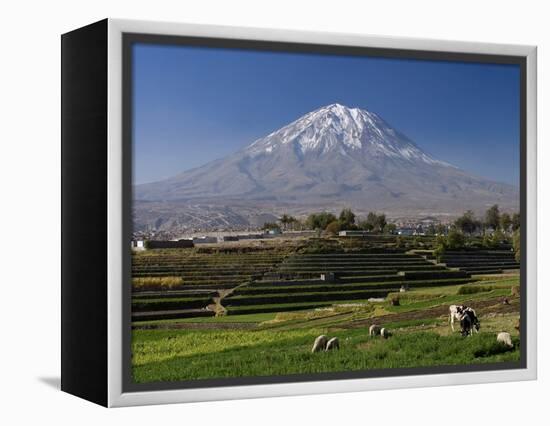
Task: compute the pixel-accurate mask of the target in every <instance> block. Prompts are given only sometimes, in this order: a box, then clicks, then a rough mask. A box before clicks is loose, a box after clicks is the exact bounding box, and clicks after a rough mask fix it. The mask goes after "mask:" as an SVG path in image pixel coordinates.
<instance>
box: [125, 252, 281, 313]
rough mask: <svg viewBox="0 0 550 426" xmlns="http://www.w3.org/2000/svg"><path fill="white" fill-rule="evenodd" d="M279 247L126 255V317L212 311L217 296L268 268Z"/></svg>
mask: <svg viewBox="0 0 550 426" xmlns="http://www.w3.org/2000/svg"><path fill="white" fill-rule="evenodd" d="M283 257H284V255H283V254H281V253H279V252H275V251H272V252H267V253H265V252H263V251H258V252H252V253H238V252H236V253H213V254H211V253H206V254H204V253H196V252H192V253H188V252H186V251H185V250H155V251H154V252H148V253H138V254H134V255H133V259H132V277H133V293H132V318H133V320H142V321H143V320H152V319H169V318H189V317H204V316H214V315H216V313H217V312H218V310H219V309H223V308H221V307H220V305H219V303H218V302H219V299H220V298H221V297H222V296H223V295H225V294H226V293H227V292H229V291H231V289H234V288H236V287H238V286H239V285H242V284H243V283H246V282H249V281H251V280H253V279H256V278H258V277H262V276H263V274H264V273H266V272H268V271H271V270H273V269H274V268H275V267H276V265H277V264H278V263H280V262H281V261H282V260H283Z"/></svg>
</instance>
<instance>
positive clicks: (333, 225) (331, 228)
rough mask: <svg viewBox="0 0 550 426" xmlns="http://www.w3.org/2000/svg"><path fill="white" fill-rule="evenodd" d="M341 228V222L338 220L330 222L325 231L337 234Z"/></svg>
mask: <svg viewBox="0 0 550 426" xmlns="http://www.w3.org/2000/svg"><path fill="white" fill-rule="evenodd" d="M340 229H341V224H340V222H339V221H337V220H333V221H332V222H330V223H329V224H328V225H327V227H326V228H325V232H326V233H327V234H330V235H336V234H338V232H339V231H340Z"/></svg>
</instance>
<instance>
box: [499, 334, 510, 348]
mask: <svg viewBox="0 0 550 426" xmlns="http://www.w3.org/2000/svg"><path fill="white" fill-rule="evenodd" d="M497 342H499V343H502V344H503V345H506V346H508V347H509V348H513V347H514V344H513V343H512V337H511V336H510V333H506V332H505V331H503V332H502V333H498V334H497Z"/></svg>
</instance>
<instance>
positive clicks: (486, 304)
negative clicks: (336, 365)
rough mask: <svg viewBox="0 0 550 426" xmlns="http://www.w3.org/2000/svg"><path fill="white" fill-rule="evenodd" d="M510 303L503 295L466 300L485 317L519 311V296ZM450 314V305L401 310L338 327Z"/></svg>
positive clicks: (355, 326)
mask: <svg viewBox="0 0 550 426" xmlns="http://www.w3.org/2000/svg"><path fill="white" fill-rule="evenodd" d="M509 300H510V305H503V304H502V297H496V298H493V299H488V300H481V301H479V300H466V301H464V304H465V305H467V306H470V307H472V308H473V309H475V311H476V313H477V315H478V316H479V317H480V318H483V317H484V316H485V315H487V314H493V313H499V314H504V313H512V312H519V298H517V297H515V298H509ZM448 314H449V306H448V305H442V306H435V307H433V308H428V309H420V310H416V311H410V312H401V313H395V314H387V315H381V316H378V317H375V318H368V319H362V320H356V321H351V322H349V323H347V324H341V325H340V324H339V325H338V326H337V328H343V329H349V328H362V327H370V325H372V324H375V323H376V324H384V323H385V322H396V321H410V320H416V319H428V318H438V317H442V316H446V315H448Z"/></svg>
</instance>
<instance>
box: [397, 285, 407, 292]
mask: <svg viewBox="0 0 550 426" xmlns="http://www.w3.org/2000/svg"><path fill="white" fill-rule="evenodd" d="M407 290H408V288H407V286H405V285H402V286H401V288H400V289H399V293H405V292H406V291H407Z"/></svg>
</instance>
